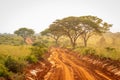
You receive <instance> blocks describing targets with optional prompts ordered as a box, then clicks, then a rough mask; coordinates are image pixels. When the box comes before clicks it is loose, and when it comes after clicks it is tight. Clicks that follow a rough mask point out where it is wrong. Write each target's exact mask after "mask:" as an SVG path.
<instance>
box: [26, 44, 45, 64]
mask: <svg viewBox="0 0 120 80" xmlns="http://www.w3.org/2000/svg"><path fill="white" fill-rule="evenodd" d="M46 52H47V47H46V45H45V44H43V43H41V42H36V43H34V44H33V47H32V48H31V54H30V55H29V56H27V61H28V62H29V63H36V62H38V61H39V60H40V59H42V58H43V54H44V53H46Z"/></svg>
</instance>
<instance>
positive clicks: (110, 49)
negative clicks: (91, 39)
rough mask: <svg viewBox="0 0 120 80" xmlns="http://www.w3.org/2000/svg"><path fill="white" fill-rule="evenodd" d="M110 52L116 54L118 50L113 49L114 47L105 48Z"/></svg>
mask: <svg viewBox="0 0 120 80" xmlns="http://www.w3.org/2000/svg"><path fill="white" fill-rule="evenodd" d="M105 49H106V50H107V51H108V52H115V51H116V49H115V48H112V47H106V48H105Z"/></svg>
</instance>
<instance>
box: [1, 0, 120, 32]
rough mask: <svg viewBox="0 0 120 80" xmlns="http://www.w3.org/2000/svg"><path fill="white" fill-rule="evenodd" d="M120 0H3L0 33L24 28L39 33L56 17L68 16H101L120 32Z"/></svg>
mask: <svg viewBox="0 0 120 80" xmlns="http://www.w3.org/2000/svg"><path fill="white" fill-rule="evenodd" d="M119 8H120V0H0V33H14V31H15V30H18V29H19V28H21V27H26V28H30V29H34V31H35V32H36V33H39V32H41V31H43V30H44V29H46V28H48V27H49V25H50V24H51V23H52V22H54V21H55V20H56V19H62V18H64V17H68V16H78V17H79V16H86V15H92V16H97V17H99V18H101V19H103V21H105V22H107V23H109V24H113V26H112V28H111V29H110V31H111V32H120V26H119V25H120V9H119Z"/></svg>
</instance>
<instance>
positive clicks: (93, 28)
mask: <svg viewBox="0 0 120 80" xmlns="http://www.w3.org/2000/svg"><path fill="white" fill-rule="evenodd" d="M80 20H81V22H82V25H81V26H83V27H84V28H85V29H84V34H82V38H83V41H84V46H85V47H87V42H88V39H89V38H90V37H91V36H93V35H95V34H102V33H105V32H107V31H109V28H110V27H111V26H112V25H111V24H108V23H106V22H103V20H102V19H100V18H98V17H96V16H81V17H80Z"/></svg>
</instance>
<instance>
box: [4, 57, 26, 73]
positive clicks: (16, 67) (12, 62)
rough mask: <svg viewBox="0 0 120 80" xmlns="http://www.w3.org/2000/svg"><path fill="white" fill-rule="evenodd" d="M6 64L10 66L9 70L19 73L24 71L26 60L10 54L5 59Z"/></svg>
mask: <svg viewBox="0 0 120 80" xmlns="http://www.w3.org/2000/svg"><path fill="white" fill-rule="evenodd" d="M5 66H6V67H7V68H8V70H9V71H11V72H13V73H18V72H22V71H23V68H24V66H25V64H24V62H22V61H20V60H17V59H15V58H14V57H11V56H9V57H8V58H7V60H6V61H5Z"/></svg>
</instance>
